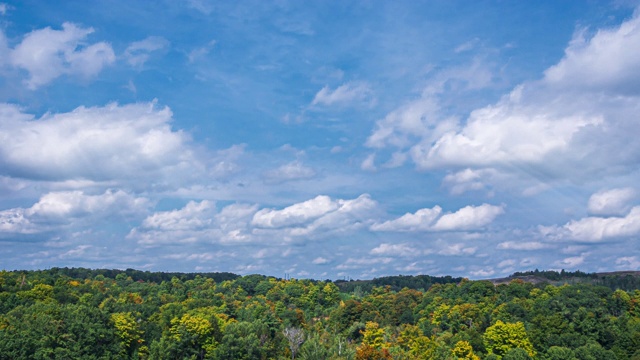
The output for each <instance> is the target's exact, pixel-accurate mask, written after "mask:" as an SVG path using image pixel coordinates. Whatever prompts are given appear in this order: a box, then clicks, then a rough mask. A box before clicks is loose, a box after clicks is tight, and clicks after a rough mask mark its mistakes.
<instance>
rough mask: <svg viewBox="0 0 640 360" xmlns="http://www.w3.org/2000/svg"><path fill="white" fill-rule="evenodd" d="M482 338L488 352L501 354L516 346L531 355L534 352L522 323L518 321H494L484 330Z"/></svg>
mask: <svg viewBox="0 0 640 360" xmlns="http://www.w3.org/2000/svg"><path fill="white" fill-rule="evenodd" d="M483 340H484V345H485V347H486V348H487V351H488V352H489V354H496V355H498V356H503V355H504V354H506V353H507V352H508V351H509V350H511V349H516V348H519V349H523V350H525V351H526V352H527V353H528V354H529V356H531V357H534V356H535V354H536V352H535V350H534V349H533V344H532V343H531V340H529V337H528V336H527V331H526V330H525V328H524V324H523V323H522V322H520V321H519V322H517V323H503V322H502V321H500V320H498V321H496V323H495V324H493V325H492V326H489V327H488V328H487V330H486V331H485V332H484V336H483Z"/></svg>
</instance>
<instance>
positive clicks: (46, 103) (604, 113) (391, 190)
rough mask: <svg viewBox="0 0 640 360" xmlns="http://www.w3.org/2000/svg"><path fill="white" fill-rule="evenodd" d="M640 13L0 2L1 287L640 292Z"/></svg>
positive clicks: (548, 1)
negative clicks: (96, 282)
mask: <svg viewBox="0 0 640 360" xmlns="http://www.w3.org/2000/svg"><path fill="white" fill-rule="evenodd" d="M638 134H640V2H638V1H589V0H584V1H556V0H543V1H498V0H493V1H491V0H489V1H457V0H446V1H445V0H434V1H403V0H400V1H386V0H382V1H364V0H363V1H331V0H330V1H324V0H323V1H314V0H311V1H242V2H229V1H206V0H183V1H177V0H166V1H153V2H149V1H121V0H96V1H90V2H86V1H70V0H62V1H55V2H51V1H31V0H23V1H12V2H5V3H2V4H0V269H6V270H17V269H25V270H27V269H46V268H50V267H65V266H66V267H87V268H118V269H126V268H134V269H139V270H149V271H181V272H214V271H228V272H233V273H236V274H241V275H245V274H253V273H257V274H264V275H273V276H277V277H283V276H285V274H286V275H287V276H291V277H296V278H314V279H345V278H352V279H370V278H375V277H380V276H388V275H400V274H402V275H417V274H427V275H433V276H443V275H451V276H462V277H468V278H470V279H482V278H495V277H503V276H507V275H509V274H511V273H513V272H515V271H527V270H533V269H540V270H543V269H544V270H561V269H565V270H571V271H575V270H581V271H585V272H595V271H616V270H640V187H639V185H638V184H639V183H640V182H639V180H640V166H639V165H640V141H639V140H638V136H639V135H638Z"/></svg>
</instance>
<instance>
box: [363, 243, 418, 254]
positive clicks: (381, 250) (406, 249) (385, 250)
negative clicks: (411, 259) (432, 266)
mask: <svg viewBox="0 0 640 360" xmlns="http://www.w3.org/2000/svg"><path fill="white" fill-rule="evenodd" d="M369 254H371V255H383V256H418V255H420V251H419V250H417V249H414V248H412V247H411V246H409V245H408V244H387V243H382V244H380V245H379V246H377V247H375V248H373V249H371V251H369Z"/></svg>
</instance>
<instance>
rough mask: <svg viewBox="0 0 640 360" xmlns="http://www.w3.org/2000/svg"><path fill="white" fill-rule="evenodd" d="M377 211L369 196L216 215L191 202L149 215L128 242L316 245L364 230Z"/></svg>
mask: <svg viewBox="0 0 640 360" xmlns="http://www.w3.org/2000/svg"><path fill="white" fill-rule="evenodd" d="M376 205H377V204H376V202H375V201H373V200H371V198H370V197H369V196H368V195H361V196H360V197H358V198H356V199H351V200H343V199H336V200H333V199H331V198H329V197H327V196H322V195H321V196H318V197H316V198H314V199H311V200H307V201H304V202H300V203H296V204H293V205H291V206H288V207H286V208H284V209H281V210H275V209H268V208H263V209H261V210H258V206H257V205H251V204H231V205H227V206H225V207H224V208H222V209H221V210H220V211H219V212H218V213H216V209H215V207H214V206H213V204H212V203H211V202H209V201H207V200H202V201H200V202H196V201H191V202H189V203H188V204H186V205H185V206H184V207H183V208H181V209H176V210H171V211H161V212H156V213H154V214H152V215H149V216H148V217H147V218H146V219H145V220H144V221H143V222H142V224H141V225H140V226H139V227H136V228H134V229H133V230H131V232H130V233H129V235H128V236H127V237H128V238H129V239H132V240H135V241H137V242H138V243H140V244H143V245H148V246H157V245H161V244H179V243H203V242H204V243H219V244H238V243H260V242H264V241H269V242H273V241H274V239H277V240H278V241H280V242H288V241H291V240H292V239H294V238H304V239H313V238H315V237H322V236H328V235H329V234H332V233H336V232H348V231H352V230H356V229H359V228H362V227H363V226H364V225H363V223H366V222H367V221H368V219H369V215H370V213H371V212H372V211H373V210H374V209H375V207H376Z"/></svg>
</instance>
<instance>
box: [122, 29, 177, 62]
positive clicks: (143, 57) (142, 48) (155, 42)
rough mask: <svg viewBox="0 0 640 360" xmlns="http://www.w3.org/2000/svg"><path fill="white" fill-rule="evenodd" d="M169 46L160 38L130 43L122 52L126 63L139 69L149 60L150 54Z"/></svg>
mask: <svg viewBox="0 0 640 360" xmlns="http://www.w3.org/2000/svg"><path fill="white" fill-rule="evenodd" d="M167 46H169V41H168V40H167V39H165V38H163V37H160V36H149V37H148V38H146V39H144V40H140V41H135V42H133V43H131V45H129V46H128V47H127V49H126V50H125V51H124V56H125V58H126V59H127V62H128V63H129V64H130V65H131V66H134V67H140V66H142V65H144V63H146V62H147V61H148V60H149V57H150V56H151V55H150V53H151V52H154V51H158V50H162V49H164V48H166V47H167Z"/></svg>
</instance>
